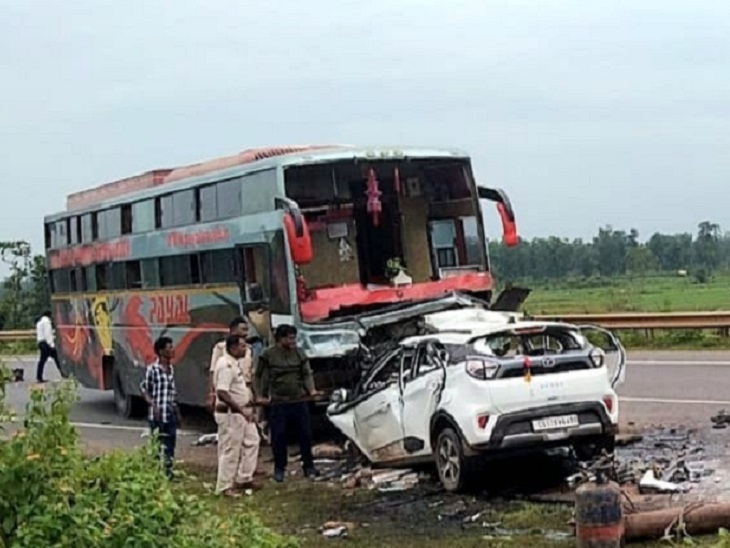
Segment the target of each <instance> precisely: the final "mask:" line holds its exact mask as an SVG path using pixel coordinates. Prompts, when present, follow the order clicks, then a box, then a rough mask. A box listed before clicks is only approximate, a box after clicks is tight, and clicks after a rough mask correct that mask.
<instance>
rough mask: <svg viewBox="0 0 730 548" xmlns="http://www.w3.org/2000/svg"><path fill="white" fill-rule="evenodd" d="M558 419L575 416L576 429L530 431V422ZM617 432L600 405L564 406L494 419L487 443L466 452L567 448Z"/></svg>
mask: <svg viewBox="0 0 730 548" xmlns="http://www.w3.org/2000/svg"><path fill="white" fill-rule="evenodd" d="M560 415H577V416H578V426H573V427H570V428H565V429H556V430H548V431H544V432H536V431H535V430H534V429H533V426H532V421H533V420H536V419H542V418H545V417H554V416H560ZM616 432H617V427H616V425H615V424H614V423H613V422H612V421H611V417H610V415H609V414H608V411H607V410H606V407H605V406H604V405H603V404H602V403H600V402H585V403H567V404H560V405H550V406H544V407H535V408H532V409H527V410H525V411H519V412H516V413H509V414H505V415H502V416H500V417H498V418H497V422H496V424H495V426H494V428H493V429H492V433H491V436H490V438H489V441H487V442H484V443H479V444H474V445H469V447H468V449H469V450H470V451H469V452H470V453H473V454H479V453H483V452H487V451H499V450H511V449H524V448H530V447H543V446H545V447H552V446H560V445H569V444H570V443H571V442H573V441H577V440H579V439H581V438H589V437H600V436H611V435H615V434H616Z"/></svg>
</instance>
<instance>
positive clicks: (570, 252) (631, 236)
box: [489, 221, 730, 283]
mask: <svg viewBox="0 0 730 548" xmlns="http://www.w3.org/2000/svg"><path fill="white" fill-rule="evenodd" d="M489 253H490V259H491V265H492V270H493V271H494V273H495V277H496V278H497V279H498V280H499V281H500V282H508V281H509V282H514V281H519V280H556V279H564V278H588V277H596V276H600V277H605V278H611V277H617V276H646V275H648V274H663V273H667V274H669V273H671V274H674V275H676V274H677V273H682V274H684V273H686V275H688V276H692V277H693V278H694V279H695V280H697V281H698V282H700V283H704V282H706V281H707V280H708V279H709V278H710V277H711V276H712V274H713V273H714V272H717V271H722V270H730V235H728V234H723V233H721V231H720V226H719V225H718V224H716V223H711V222H709V221H704V222H702V223H700V224H699V225H698V227H697V233H696V234H690V233H683V234H659V233H655V234H653V235H652V236H651V237H650V238H649V239H648V240H646V241H645V242H640V241H639V232H638V231H637V230H635V229H631V230H629V231H628V232H627V231H625V230H615V229H614V228H612V227H611V226H607V227H605V228H601V229H600V230H599V231H598V234H597V235H596V236H594V237H593V239H592V240H590V241H585V240H583V239H573V240H570V239H566V238H558V237H556V236H550V237H547V238H533V239H532V240H521V241H520V243H519V245H517V246H516V247H513V248H507V247H505V246H504V245H501V244H500V245H492V246H490V248H489Z"/></svg>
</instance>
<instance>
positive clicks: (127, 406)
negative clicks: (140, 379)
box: [113, 371, 143, 419]
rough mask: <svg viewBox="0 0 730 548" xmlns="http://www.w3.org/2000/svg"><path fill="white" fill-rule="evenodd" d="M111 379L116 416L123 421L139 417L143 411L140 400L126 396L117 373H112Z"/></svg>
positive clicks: (136, 397) (129, 395)
mask: <svg viewBox="0 0 730 548" xmlns="http://www.w3.org/2000/svg"><path fill="white" fill-rule="evenodd" d="M113 379H114V381H113V387H114V407H115V409H116V411H117V415H119V416H120V417H122V418H125V419H132V418H135V417H139V416H140V415H141V414H142V409H143V405H142V403H143V400H142V398H140V397H138V396H132V395H131V394H127V392H126V390H125V389H124V383H122V378H121V376H120V375H119V373H118V372H117V371H115V372H114V377H113Z"/></svg>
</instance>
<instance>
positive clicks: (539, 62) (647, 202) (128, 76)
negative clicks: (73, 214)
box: [0, 0, 730, 250]
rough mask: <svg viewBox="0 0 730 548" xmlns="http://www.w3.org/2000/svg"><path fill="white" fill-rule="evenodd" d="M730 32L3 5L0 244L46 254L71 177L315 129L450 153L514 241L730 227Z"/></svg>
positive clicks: (337, 12) (424, 16) (535, 10)
mask: <svg viewBox="0 0 730 548" xmlns="http://www.w3.org/2000/svg"><path fill="white" fill-rule="evenodd" d="M728 36H730V2H711V1H705V2H698V1H689V0H688V1H686V2H679V1H676V0H660V1H648V0H642V1H641V2H628V1H618V0H614V1H611V2H604V1H601V0H591V1H590V2H589V1H586V0H575V1H571V0H554V1H546V0H540V1H538V0H534V1H531V2H526V1H519V0H504V1H501V2H496V1H488V0H464V1H459V0H451V1H450V2H443V1H438V2H437V1H434V0H420V1H418V0H370V1H369V2H351V1H349V0H338V1H331V2H330V1H325V0H310V1H308V2H295V1H294V0H287V1H282V0H269V1H267V2H263V1H259V0H248V1H243V0H238V1H234V0H215V1H204V0H174V1H173V0H167V1H162V0H125V1H124V2H121V1H113V0H71V1H66V2H61V1H58V0H23V1H19V0H0V160H1V161H0V191H1V192H0V196H1V197H2V206H3V214H2V215H0V240H7V239H21V238H22V239H28V240H30V241H31V242H32V243H33V244H34V246H37V248H38V249H39V250H40V245H41V240H42V217H43V215H44V214H47V213H51V212H55V211H57V210H60V209H62V208H63V207H64V203H65V202H64V197H65V195H66V194H68V193H69V192H72V191H75V190H79V189H84V188H88V187H91V186H94V185H96V184H99V183H102V182H106V181H109V180H113V179H115V178H121V177H125V176H130V175H134V174H137V173H140V172H142V171H145V170H148V169H151V168H155V167H167V166H172V165H180V164H185V163H191V162H195V161H198V160H202V159H207V158H211V157H215V156H221V155H225V154H229V153H234V152H237V151H239V150H241V149H244V148H247V147H251V146H257V145H268V144H289V143H312V142H344V143H354V144H416V145H448V146H458V147H462V148H465V149H467V150H468V151H469V152H470V153H471V154H472V156H473V160H474V166H475V171H476V174H477V178H478V179H479V180H480V181H481V182H482V183H483V184H489V185H496V186H501V187H503V188H505V189H506V190H507V191H508V192H509V194H510V196H511V197H512V200H513V202H514V205H515V209H516V213H517V215H518V222H519V227H520V230H521V232H522V233H523V235H525V236H528V237H532V236H539V235H548V234H557V235H561V236H567V237H589V236H591V235H592V234H593V233H594V232H595V231H596V230H597V229H598V227H599V226H602V225H606V224H611V225H613V226H614V227H621V228H630V227H635V228H637V229H639V231H640V232H641V234H642V235H643V236H648V235H650V234H651V232H653V231H669V232H675V231H694V229H695V227H696V225H697V223H698V222H700V221H702V220H706V219H707V220H712V221H715V222H718V223H720V224H721V225H722V226H723V227H724V228H727V229H730V220H728V217H727V211H728V198H729V197H730V188H729V187H728V184H729V183H730V41H729V40H728ZM493 222H494V224H493V225H492V226H493V227H494V229H493V232H494V230H496V227H497V226H498V222H497V220H496V215H495V216H494V220H493ZM490 228H492V227H490Z"/></svg>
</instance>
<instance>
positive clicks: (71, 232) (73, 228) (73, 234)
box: [68, 217, 81, 245]
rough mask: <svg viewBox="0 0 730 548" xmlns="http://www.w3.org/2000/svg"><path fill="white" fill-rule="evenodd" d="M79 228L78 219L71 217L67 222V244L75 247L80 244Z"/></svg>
mask: <svg viewBox="0 0 730 548" xmlns="http://www.w3.org/2000/svg"><path fill="white" fill-rule="evenodd" d="M80 232H81V226H80V224H79V218H78V217H71V218H70V219H69V220H68V243H69V245H76V244H79V243H81V234H80Z"/></svg>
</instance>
